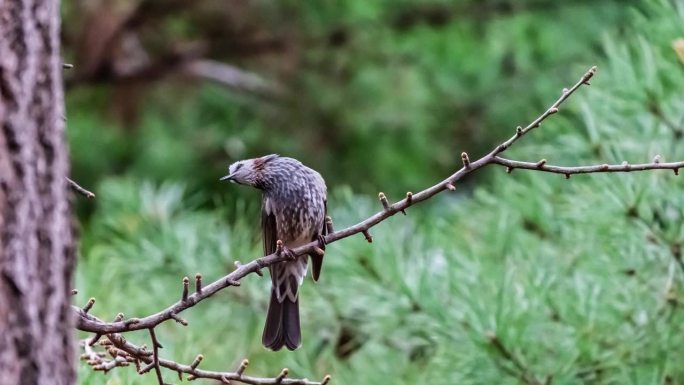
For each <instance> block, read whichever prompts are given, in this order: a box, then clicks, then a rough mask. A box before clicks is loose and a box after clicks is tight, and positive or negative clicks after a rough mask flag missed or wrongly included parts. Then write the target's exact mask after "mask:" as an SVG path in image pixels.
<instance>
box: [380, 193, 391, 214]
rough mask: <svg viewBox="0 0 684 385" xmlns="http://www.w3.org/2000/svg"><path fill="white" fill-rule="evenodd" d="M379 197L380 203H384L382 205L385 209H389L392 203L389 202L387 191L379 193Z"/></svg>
mask: <svg viewBox="0 0 684 385" xmlns="http://www.w3.org/2000/svg"><path fill="white" fill-rule="evenodd" d="M378 199H380V203H382V207H383V208H384V209H385V210H389V208H390V205H389V202H388V201H387V197H386V196H385V193H383V192H381V193H379V194H378Z"/></svg>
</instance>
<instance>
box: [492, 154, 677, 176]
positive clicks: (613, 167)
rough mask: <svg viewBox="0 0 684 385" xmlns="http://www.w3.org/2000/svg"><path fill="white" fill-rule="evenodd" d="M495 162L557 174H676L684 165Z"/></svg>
mask: <svg viewBox="0 0 684 385" xmlns="http://www.w3.org/2000/svg"><path fill="white" fill-rule="evenodd" d="M494 163H496V164H500V165H502V166H506V167H509V168H511V169H516V168H520V169H524V170H534V171H543V172H551V173H555V174H564V175H570V174H590V173H597V172H631V171H648V170H673V171H674V173H675V174H679V169H680V168H682V167H684V162H672V163H660V162H653V163H639V164H629V163H622V164H596V165H592V166H575V167H563V166H552V165H549V164H546V160H545V159H542V160H541V161H539V162H536V163H532V162H521V161H517V160H510V159H506V158H502V157H499V156H496V157H494Z"/></svg>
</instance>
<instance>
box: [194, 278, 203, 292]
mask: <svg viewBox="0 0 684 385" xmlns="http://www.w3.org/2000/svg"><path fill="white" fill-rule="evenodd" d="M195 293H197V294H202V274H200V273H197V274H195Z"/></svg>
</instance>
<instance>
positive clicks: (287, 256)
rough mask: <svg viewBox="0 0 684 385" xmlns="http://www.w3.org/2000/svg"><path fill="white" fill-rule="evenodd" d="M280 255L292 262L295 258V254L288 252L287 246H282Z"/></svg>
mask: <svg viewBox="0 0 684 385" xmlns="http://www.w3.org/2000/svg"><path fill="white" fill-rule="evenodd" d="M281 255H284V256H285V258H287V259H289V260H290V261H294V260H295V259H296V258H297V256H296V255H295V253H294V252H293V251H292V250H290V249H289V248H288V247H287V246H283V250H282V251H281Z"/></svg>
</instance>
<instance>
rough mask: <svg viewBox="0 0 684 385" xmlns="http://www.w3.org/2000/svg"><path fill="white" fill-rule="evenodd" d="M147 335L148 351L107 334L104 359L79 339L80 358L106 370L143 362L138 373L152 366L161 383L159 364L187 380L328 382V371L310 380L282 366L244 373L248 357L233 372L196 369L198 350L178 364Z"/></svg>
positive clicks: (262, 384) (256, 384)
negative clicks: (265, 373) (266, 373)
mask: <svg viewBox="0 0 684 385" xmlns="http://www.w3.org/2000/svg"><path fill="white" fill-rule="evenodd" d="M149 332H150V337H151V339H152V345H153V351H152V352H150V351H148V350H147V349H145V348H144V347H140V346H136V345H134V344H132V343H131V342H129V341H127V340H126V339H125V338H124V337H123V336H122V335H121V334H116V333H114V334H109V335H107V340H103V341H101V342H100V345H101V346H103V347H104V348H105V349H106V350H107V352H108V353H109V354H110V355H111V356H112V357H114V358H113V359H106V358H105V354H104V353H100V352H95V350H94V349H93V348H92V347H90V346H89V345H88V344H87V343H86V341H82V342H81V346H82V347H83V349H84V350H85V354H83V355H82V356H81V358H82V359H83V360H86V361H87V362H88V364H89V365H91V366H93V368H94V369H95V370H104V371H108V370H111V369H113V368H115V367H119V366H129V363H131V362H132V363H135V364H136V367H138V368H139V367H140V365H141V364H144V365H145V366H143V367H142V368H139V369H138V370H137V371H138V373H139V374H145V373H148V372H150V371H151V370H152V369H155V372H156V376H157V381H158V382H159V384H163V383H164V382H163V380H162V377H161V370H160V368H162V367H163V368H166V369H169V370H172V371H175V372H177V373H178V374H179V375H181V374H188V375H189V376H188V379H189V380H194V379H199V378H202V379H211V380H218V381H222V382H224V383H229V382H231V381H237V382H242V383H245V384H252V385H277V384H282V385H324V384H328V383H329V382H330V375H326V376H325V377H324V378H323V380H322V381H321V382H317V381H309V380H307V379H297V378H287V375H288V374H289V371H288V370H287V369H283V370H282V371H281V372H280V374H279V375H277V376H275V377H272V378H269V377H252V376H247V375H245V374H244V373H245V371H246V369H247V366H248V365H249V361H247V360H246V359H245V360H243V361H242V363H241V364H240V367H239V368H238V369H237V370H236V371H235V372H216V371H209V370H201V369H197V367H198V366H199V364H200V362H201V361H202V360H203V358H204V356H203V355H201V354H199V355H197V357H196V358H195V360H193V362H192V363H191V364H190V365H184V364H180V363H178V362H174V361H170V360H166V359H163V358H161V357H159V348H160V347H161V345H159V341H158V340H157V337H156V334H155V332H154V330H153V329H150V330H149Z"/></svg>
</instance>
